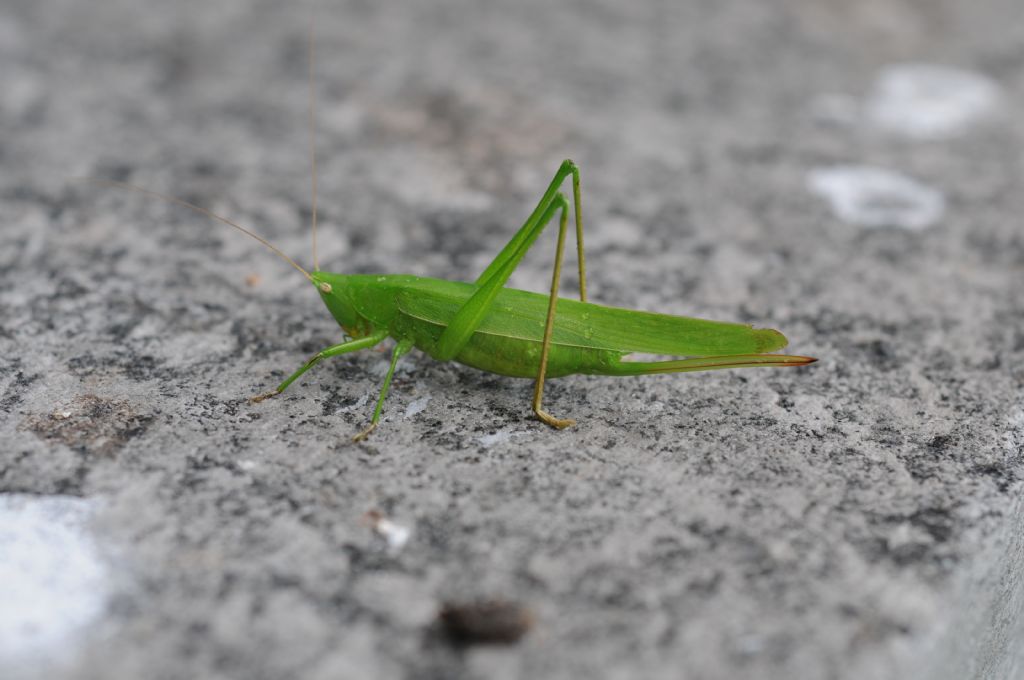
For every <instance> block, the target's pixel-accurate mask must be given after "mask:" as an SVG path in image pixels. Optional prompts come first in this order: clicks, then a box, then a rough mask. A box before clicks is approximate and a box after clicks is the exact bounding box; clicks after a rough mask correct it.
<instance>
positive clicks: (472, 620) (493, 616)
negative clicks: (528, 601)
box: [439, 600, 533, 645]
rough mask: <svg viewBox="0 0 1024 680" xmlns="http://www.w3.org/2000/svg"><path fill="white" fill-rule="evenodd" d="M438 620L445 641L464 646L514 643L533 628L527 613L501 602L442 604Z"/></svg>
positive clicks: (531, 620) (521, 608) (517, 606)
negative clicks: (441, 626) (447, 637)
mask: <svg viewBox="0 0 1024 680" xmlns="http://www.w3.org/2000/svg"><path fill="white" fill-rule="evenodd" d="M439 618H440V620H441V623H442V624H443V626H444V628H445V631H446V632H447V633H448V635H449V637H451V639H452V640H453V641H455V642H457V643H459V644H465V645H472V644H488V643H490V644H495V643H497V644H511V643H513V642H518V641H519V639H520V638H522V637H523V635H525V634H526V632H527V631H528V630H530V627H531V626H532V625H533V615H532V614H531V613H530V610H529V609H527V608H526V607H525V606H523V605H521V604H519V603H517V602H508V601H504V600H479V601H476V602H459V603H451V602H449V603H445V604H444V606H442V608H441V613H440V615H439Z"/></svg>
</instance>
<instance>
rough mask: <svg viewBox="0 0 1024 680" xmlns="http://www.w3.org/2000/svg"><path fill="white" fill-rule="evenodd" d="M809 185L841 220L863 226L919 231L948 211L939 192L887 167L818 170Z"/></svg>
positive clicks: (839, 166) (808, 182) (811, 174)
mask: <svg viewBox="0 0 1024 680" xmlns="http://www.w3.org/2000/svg"><path fill="white" fill-rule="evenodd" d="M807 185H808V188H809V189H810V190H811V191H812V192H814V193H816V194H818V195H819V196H821V197H822V198H824V199H826V200H827V201H828V202H829V205H830V206H831V207H832V213H833V214H834V215H835V216H836V217H837V218H839V219H841V220H843V221H844V222H848V223H849V224H855V225H857V226H861V227H871V228H885V227H890V228H891V227H896V228H901V229H909V230H912V231H919V230H921V229H925V228H927V227H930V226H931V225H933V224H935V223H936V222H938V221H939V219H941V218H942V215H943V213H945V211H946V199H945V197H944V196H943V195H942V194H941V193H940V192H939V191H937V190H936V189H933V188H932V187H930V186H927V185H925V184H922V183H921V182H918V181H917V180H914V179H911V178H910V177H907V176H906V175H902V174H900V173H897V172H893V171H892V170H886V169H884V168H875V167H870V166H863V165H836V166H832V167H827V168H818V169H815V170H813V171H811V173H810V175H809V176H808V179H807Z"/></svg>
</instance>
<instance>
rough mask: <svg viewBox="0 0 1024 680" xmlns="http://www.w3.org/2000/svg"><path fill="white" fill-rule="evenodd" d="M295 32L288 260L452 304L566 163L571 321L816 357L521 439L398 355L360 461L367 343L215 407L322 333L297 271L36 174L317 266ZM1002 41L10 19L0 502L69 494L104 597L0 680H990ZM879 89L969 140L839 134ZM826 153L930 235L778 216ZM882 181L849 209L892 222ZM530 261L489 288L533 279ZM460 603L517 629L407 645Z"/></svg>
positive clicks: (1021, 264)
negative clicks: (785, 341)
mask: <svg viewBox="0 0 1024 680" xmlns="http://www.w3.org/2000/svg"><path fill="white" fill-rule="evenodd" d="M555 5H557V6H555ZM311 17H312V18H315V21H316V24H317V30H318V36H319V38H318V63H317V72H318V75H319V80H318V83H317V92H318V98H319V120H320V129H319V135H318V140H317V148H318V150H319V160H320V170H321V175H320V179H321V184H320V191H321V198H322V202H321V210H322V212H321V249H320V259H321V262H322V264H323V266H324V267H325V268H328V269H331V270H335V271H343V272H374V271H382V272H412V273H417V274H429V275H435V276H444V277H449V278H472V277H473V276H475V275H476V274H477V273H478V272H479V271H480V270H481V269H482V268H483V267H484V266H485V265H486V263H487V262H488V261H489V259H490V258H491V257H492V256H493V255H494V254H495V253H496V252H497V251H498V249H499V248H500V246H501V245H502V244H503V243H504V242H505V240H506V239H507V238H508V237H509V236H510V235H511V233H512V232H513V231H514V229H515V228H516V227H517V226H518V225H519V224H520V223H521V222H522V220H523V219H524V218H525V216H526V215H527V214H528V213H529V211H530V210H531V209H532V207H533V205H534V203H535V201H536V200H537V199H538V197H539V195H540V193H541V192H542V190H543V189H544V187H545V186H546V184H547V182H548V180H549V178H550V176H551V175H552V173H553V172H554V170H555V168H556V166H557V164H558V162H559V161H560V160H561V159H562V158H564V157H572V158H574V159H576V160H577V161H578V162H579V163H580V166H581V167H582V171H583V189H584V194H583V200H584V211H585V214H586V220H587V226H588V230H589V231H588V234H589V240H588V253H587V254H588V262H589V265H590V277H591V278H590V284H591V296H592V298H593V299H594V300H596V301H601V302H604V303H608V304H616V305H627V306H631V307H636V308H640V309H652V310H661V311H666V312H674V313H680V314H689V315H694V316H704V317H710V318H718V319H723V320H741V321H746V322H751V323H756V324H758V325H764V326H772V327H777V328H779V329H781V330H783V331H784V332H785V333H786V334H787V335H788V337H789V338H790V340H791V349H792V350H793V351H794V352H797V353H805V354H810V355H814V356H818V357H820V358H821V361H820V362H819V363H818V364H816V365H815V366H813V367H810V368H808V369H801V370H785V371H782V370H779V371H769V370H762V371H746V372H740V371H736V372H719V373H714V374H704V375H700V374H695V375H683V376H680V375H675V376H658V377H652V378H646V379H624V380H615V379H611V378H569V379H565V380H561V381H557V382H554V383H552V384H550V386H549V388H548V400H549V401H548V404H549V406H550V410H551V411H552V412H554V413H555V414H556V415H562V416H572V417H574V418H577V419H578V420H579V421H580V425H579V426H578V427H576V428H573V429H570V430H567V431H564V432H553V431H551V430H549V429H547V428H546V427H543V426H542V425H540V424H538V423H537V422H535V421H533V420H531V419H530V418H529V417H528V414H529V409H528V405H529V395H530V391H531V385H530V384H529V383H528V382H526V381H516V380H512V379H504V378H498V377H494V376H490V375H487V374H483V373H480V372H478V371H475V370H472V369H469V368H463V367H460V366H456V365H441V364H437V363H434V362H433V361H431V360H429V359H428V358H427V357H425V356H423V355H420V354H418V353H414V354H413V355H411V356H410V357H409V358H408V360H406V361H404V362H403V364H402V366H401V368H400V372H399V374H398V376H397V377H396V380H395V384H394V386H393V389H392V395H391V398H390V400H389V402H388V407H387V417H386V421H385V422H384V423H383V425H382V427H381V428H380V429H379V431H378V432H377V433H375V434H374V435H373V436H372V438H371V439H370V440H369V441H367V442H366V443H364V444H360V445H356V444H353V443H351V442H350V440H349V438H350V436H351V435H352V434H353V433H354V432H356V431H357V430H358V429H359V428H361V427H362V426H363V425H364V424H365V423H366V421H367V418H368V416H369V411H370V406H371V404H372V401H371V400H372V398H373V395H375V394H376V390H377V388H378V384H379V382H380V380H381V376H382V374H383V370H384V368H385V365H386V361H387V355H386V354H382V353H375V352H364V353H361V354H357V355H351V356H347V357H342V358H337V359H333V360H331V361H330V362H328V363H326V364H325V365H322V366H321V367H319V368H317V369H316V370H314V371H313V372H311V373H309V374H308V375H307V377H305V378H304V379H303V380H302V381H301V383H300V384H297V385H296V386H295V387H294V388H292V390H291V391H289V392H288V393H287V395H286V396H284V397H282V398H279V399H276V400H271V401H268V402H265V403H262V404H259V405H255V406H253V405H249V404H247V403H246V397H248V396H250V395H252V394H255V393H258V392H261V391H264V390H267V389H268V388H270V387H271V386H273V385H274V384H276V382H277V381H279V380H280V379H281V378H282V377H283V376H285V375H287V373H289V372H290V371H292V370H294V369H295V368H297V367H298V365H299V364H300V363H301V362H302V361H303V360H305V359H306V358H307V357H308V356H309V355H311V354H312V353H313V352H315V351H317V350H319V349H321V348H322V347H324V346H326V345H329V344H332V343H334V342H336V341H338V339H339V330H338V328H337V327H336V326H335V325H333V322H332V321H331V319H330V318H329V317H328V315H327V313H326V311H325V310H324V309H323V308H322V305H321V303H320V302H319V301H318V299H317V297H316V295H314V293H313V291H311V290H309V286H308V284H307V283H306V282H305V281H304V280H303V279H302V278H301V277H300V276H298V275H297V274H296V273H295V272H294V271H293V270H291V269H289V268H288V267H287V266H286V265H284V264H282V263H281V262H280V261H279V260H277V259H275V258H274V257H272V256H270V255H268V254H267V253H266V252H264V251H263V250H262V249H261V248H260V247H259V246H258V245H257V244H255V243H253V242H251V241H249V240H248V239H245V238H243V237H242V236H240V235H238V234H236V233H234V232H232V231H230V230H229V229H226V228H224V227H222V226H220V225H217V224H212V223H210V222H208V221H206V220H204V219H202V218H201V217H199V216H196V215H193V214H191V213H189V212H187V211H184V210H181V209H176V208H173V207H169V206H167V205H164V204H161V203H159V202H156V201H153V200H149V199H147V198H145V197H143V196H139V195H134V194H130V193H124V192H119V191H116V190H109V189H100V188H96V187H91V186H83V185H79V184H74V183H72V182H70V181H69V179H68V178H70V177H74V176H80V175H98V176H104V177H111V178H115V179H127V180H129V181H133V182H137V183H140V184H144V185H146V186H149V187H152V188H154V189H157V190H162V191H167V192H169V193H173V194H175V195H178V196H182V197H185V198H188V199H190V200H194V201H196V202H199V203H201V204H203V205H204V206H208V207H210V208H212V209H215V210H218V211H220V212H222V213H224V214H226V215H228V216H231V217H232V218H235V219H237V220H239V221H241V222H243V223H244V224H246V225H249V226H251V227H253V228H254V229H256V230H257V231H259V232H260V233H261V234H263V235H265V236H266V237H267V238H269V239H270V240H272V241H273V242H274V243H275V244H277V245H278V246H280V247H281V248H282V249H283V250H285V251H286V252H288V253H290V254H292V255H293V256H294V257H296V258H298V259H299V261H300V262H302V263H305V264H306V265H309V263H310V259H311V258H310V255H309V230H308V222H309V208H310V199H309V184H308V169H307V166H308V158H307V155H306V151H307V137H306V135H307V127H306V115H307V109H306V96H307V91H306V82H305V68H306V64H305V57H306V53H305V50H306V28H307V26H308V22H309V20H310V18H311ZM1019 18H1020V9H1019V3H1018V0H983V1H981V2H976V3H961V2H954V0H945V1H942V0H935V1H933V2H924V1H923V0H921V1H916V0H905V1H901V0H889V1H886V0H871V1H870V2H859V3H847V2H842V1H840V0H771V1H757V2H755V1H753V0H749V1H746V2H743V1H740V0H726V1H716V2H702V1H698V0H691V1H689V2H670V1H662V2H657V1H654V0H652V1H650V2H630V3H626V2H611V1H608V0H605V1H604V2H569V3H546V2H541V1H539V0H528V1H524V0H515V1H513V0H508V1H505V2H473V1H472V0H431V1H429V2H420V3H405V5H404V6H402V5H400V4H399V3H375V2H368V1H351V2H337V3H327V2H323V3H317V4H301V3H272V2H251V3H247V2H218V3H202V2H194V1H190V2H177V3H166V2H165V3H160V2H135V1H128V0H97V1H96V2H89V3H82V2H76V1H73V0H39V1H34V0H7V1H6V2H4V3H3V4H2V6H0V64H2V65H3V66H2V68H0V164H2V169H3V170H2V173H0V366H2V368H3V370H2V371H0V438H2V442H3V445H2V451H0V489H2V491H3V492H5V493H9V494H14V493H19V494H21V493H27V494H37V495H44V496H66V495H70V496H81V497H86V498H88V499H90V502H91V503H93V504H94V507H95V510H94V513H93V515H92V517H93V518H92V520H91V527H92V528H91V530H90V531H91V534H90V535H91V537H92V538H91V540H94V541H96V542H97V545H98V546H99V548H98V550H101V552H102V554H103V555H104V556H105V557H104V559H105V561H106V564H107V567H106V571H105V573H107V574H108V578H109V580H110V582H109V583H107V584H106V585H105V586H104V588H106V589H107V592H108V593H109V595H108V597H107V599H106V601H105V606H104V609H103V613H102V615H100V616H99V617H97V618H95V619H94V620H92V621H91V622H90V623H89V624H88V625H84V626H82V630H81V631H80V639H79V642H78V646H77V648H76V650H77V651H75V652H74V654H71V655H68V654H64V655H63V657H62V656H61V650H58V649H51V650H50V651H49V652H48V653H46V654H41V655H40V657H39V659H38V662H37V663H35V664H28V665H27V666H26V665H25V664H22V665H21V666H19V668H21V670H19V671H17V672H18V673H19V674H23V675H28V676H31V675H33V674H37V675H39V676H43V677H49V678H57V679H61V678H68V679H70V678H74V679H79V678H105V679H117V678H139V677H147V678H255V679H259V678H285V677H304V678H418V679H419V678H579V677H594V678H640V677H643V678H709V679H710V678H730V679H742V678H758V679H768V678H958V679H959V678H1019V677H1022V673H1024V670H1022V669H1024V666H1022V651H1021V650H1022V645H1021V639H1022V634H1024V624H1022V617H1021V603H1022V584H1021V571H1020V565H1021V558H1022V556H1024V537H1022V532H1021V528H1022V508H1021V504H1020V501H1019V496H1020V490H1021V485H1020V482H1019V481H1018V480H1019V476H1020V471H1021V455H1022V447H1024V396H1022V382H1024V373H1022V362H1021V360H1022V358H1024V326H1022V322H1021V313H1022V311H1024V302H1022V300H1024V297H1022V296H1021V294H1020V288H1021V287H1020V284H1021V280H1022V272H1024V254H1022V252H1024V250H1022V249H1024V240H1022V235H1021V234H1022V232H1021V215H1022V214H1024V191H1021V187H1022V186H1024V176H1022V174H1024V173H1022V153H1021V149H1022V140H1024V116H1022V115H1021V105H1022V103H1024V102H1022V100H1024V24H1022V23H1021V22H1020V21H1019ZM908 62H915V63H925V64H934V65H936V66H937V67H950V68H955V69H961V70H963V71H967V72H970V73H974V74H977V75H978V76H979V77H983V78H985V79H987V80H986V81H985V82H989V81H991V82H992V83H994V84H995V86H996V87H997V88H998V90H999V98H1000V101H999V104H998V107H994V108H998V111H990V112H988V113H987V114H986V116H984V117H983V118H984V119H980V118H979V119H978V120H974V119H972V118H971V116H966V117H964V116H960V115H959V114H956V115H953V116H951V117H947V118H943V120H947V119H948V120H956V121H961V122H962V124H960V123H957V126H955V127H956V129H955V130H953V131H952V132H950V130H948V129H946V128H938V129H939V130H940V133H941V134H939V135H934V134H931V133H929V134H927V135H919V136H918V138H914V136H913V135H908V136H900V134H899V133H898V130H897V131H895V132H894V131H893V130H888V131H886V130H882V129H878V128H875V127H872V123H871V119H870V116H868V117H865V116H863V115H861V110H862V104H861V102H863V101H864V98H865V97H870V96H872V95H871V92H872V91H873V89H872V88H873V87H875V85H874V83H875V82H876V79H877V77H878V74H880V73H882V72H883V71H884V69H886V68H888V67H889V66H890V65H892V64H900V63H908ZM915 96H916V95H915ZM943 96H947V95H940V97H943ZM952 96H954V98H955V94H954V95H952ZM912 100H913V99H912ZM869 108H870V107H869ZM895 115H896V116H897V119H899V120H901V121H902V120H903V118H902V117H900V115H899V113H897V114H895ZM930 130H932V129H931V128H930ZM932 131H934V130H932ZM947 133H949V134H947ZM842 166H867V167H876V168H882V169H885V170H889V171H892V172H894V173H900V175H901V176H906V177H908V178H911V179H912V180H913V181H914V182H917V183H920V184H921V185H923V186H926V187H930V188H932V189H934V190H936V191H938V192H940V193H941V196H942V198H943V202H942V205H943V206H944V212H943V213H942V215H941V217H939V218H938V219H935V220H933V221H932V222H933V223H928V224H924V225H920V224H919V226H918V227H915V228H914V229H904V228H901V226H900V225H901V220H900V219H899V218H894V219H893V220H892V224H889V225H886V224H885V220H882V223H881V225H878V224H876V222H877V220H876V221H875V222H867V223H866V224H873V225H875V226H872V227H865V226H859V225H858V224H856V223H849V222H848V221H844V220H843V219H840V218H839V217H836V216H834V215H833V212H832V210H833V208H830V206H829V203H828V201H827V200H825V199H824V198H823V197H822V196H819V195H817V194H815V193H814V192H813V191H811V190H810V188H809V187H808V177H810V176H813V173H814V172H815V171H816V170H819V169H821V168H829V167H842ZM881 195H882V198H880V199H878V198H872V197H870V196H869V197H868V198H866V199H863V200H864V201H866V202H867V203H868V204H870V205H868V206H867V207H868V208H870V209H871V210H878V209H880V208H879V206H878V203H879V202H880V204H881V206H882V208H881V209H883V210H884V209H886V208H885V206H886V205H890V204H892V205H895V206H896V207H897V208H900V205H901V201H902V200H903V199H902V198H901V197H900V196H899V195H896V196H895V197H890V196H889V194H887V193H885V192H884V191H883V192H882V194H881ZM872 196H875V194H872ZM900 209H902V208H900ZM919 222H921V221H920V220H919V221H918V222H915V224H918V223H919ZM541 243H542V245H541V246H540V247H539V248H538V249H537V251H536V252H535V253H533V254H531V255H530V256H529V257H528V258H527V260H526V262H525V263H524V264H523V266H522V268H521V270H520V271H519V272H517V275H516V277H515V279H514V283H515V284H516V285H518V286H520V287H528V288H533V289H536V290H542V289H543V288H544V286H545V280H546V279H547V277H548V275H549V274H548V272H549V269H550V264H551V257H552V253H551V251H552V250H553V245H552V244H553V241H552V240H551V239H550V237H548V238H546V239H545V240H544V241H542V242H541ZM569 278H570V279H571V277H569ZM571 285H572V281H571V280H568V281H567V282H566V290H571ZM19 498H20V497H19ZM19 502H22V501H19ZM371 510H375V511H377V512H378V513H380V514H379V515H377V516H376V517H378V519H379V518H381V517H383V518H386V519H387V520H388V521H389V522H391V526H392V529H390V530H385V529H386V527H384V528H383V529H382V525H380V524H379V523H378V525H377V529H378V531H376V532H375V531H374V529H373V528H372V527H371V526H370V524H371V522H369V521H368V520H367V519H366V517H365V514H366V513H367V512H368V511H371ZM393 527H399V528H400V529H405V530H409V532H410V533H408V534H407V535H406V539H407V540H405V541H404V543H403V542H402V541H400V540H398V541H396V540H395V534H394V529H393ZM389 531H390V532H391V533H388V532H389ZM3 559H4V553H3V552H0V560H3ZM8 559H10V557H9V554H8ZM493 598H498V599H503V600H506V601H510V602H512V603H517V604H519V605H522V606H524V607H526V608H528V609H529V610H530V611H531V612H532V615H533V618H534V621H535V622H534V625H533V629H532V630H531V631H530V632H529V633H528V634H527V635H526V636H525V637H524V638H523V639H522V640H521V641H520V642H518V643H514V644H511V645H505V646H498V645H483V646H478V645H470V646H459V645H454V644H452V643H451V642H450V641H449V640H448V639H447V638H446V637H445V635H444V633H443V631H442V630H441V629H440V628H439V627H438V624H437V620H436V617H437V612H438V610H439V608H440V606H441V604H442V602H448V601H457V602H472V601H475V600H478V599H479V600H484V599H493ZM0 606H3V605H0ZM14 614H15V615H16V614H17V612H14ZM64 651H67V650H64ZM44 657H45V658H44ZM58 658H63V660H62V661H60V662H58V661H56V659H58ZM0 671H3V668H0ZM14 672H15V671H14V669H13V667H8V668H7V669H6V672H0V675H3V676H4V677H11V676H12V675H13V673H14Z"/></svg>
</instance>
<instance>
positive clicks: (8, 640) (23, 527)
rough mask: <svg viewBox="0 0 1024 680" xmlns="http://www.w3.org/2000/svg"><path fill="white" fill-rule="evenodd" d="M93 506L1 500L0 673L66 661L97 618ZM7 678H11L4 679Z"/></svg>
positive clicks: (76, 501)
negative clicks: (91, 524)
mask: <svg viewBox="0 0 1024 680" xmlns="http://www.w3.org/2000/svg"><path fill="white" fill-rule="evenodd" d="M94 508H95V503H94V502H93V501H90V500H87V499H83V498H73V497H70V496H32V495H28V494H5V495H0V602H2V603H3V604H2V605H0V668H3V669H6V671H5V673H4V675H5V676H6V677H10V675H14V676H18V675H21V674H25V675H28V674H29V673H30V672H31V673H36V674H39V672H40V666H41V665H44V664H55V663H60V662H61V661H66V660H67V658H68V657H71V656H72V655H73V653H74V647H75V642H76V638H77V637H78V636H79V634H80V633H82V632H83V631H84V630H85V628H86V627H87V626H88V624H89V623H91V622H92V621H94V620H95V619H97V618H98V617H99V616H100V615H102V614H103V611H104V607H105V605H106V599H107V593H108V591H109V587H108V583H107V580H108V577H107V571H106V568H105V567H104V565H103V562H102V560H101V559H100V553H99V550H98V548H97V546H96V544H95V542H94V541H93V539H92V538H91V536H90V535H89V530H88V522H89V519H90V517H91V515H92V512H93V510H94ZM8 673H10V675H7V674H8Z"/></svg>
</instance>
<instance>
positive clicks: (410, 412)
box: [405, 394, 433, 418]
mask: <svg viewBox="0 0 1024 680" xmlns="http://www.w3.org/2000/svg"><path fill="white" fill-rule="evenodd" d="M432 398H433V397H431V396H430V395H429V394H428V395H427V396H425V397H420V398H419V399H416V400H414V401H412V402H410V403H409V405H408V406H406V407H405V417H406V418H412V417H413V416H415V415H418V414H420V413H423V411H425V410H426V408H427V404H429V403H430V400H431V399H432Z"/></svg>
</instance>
